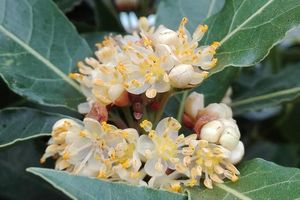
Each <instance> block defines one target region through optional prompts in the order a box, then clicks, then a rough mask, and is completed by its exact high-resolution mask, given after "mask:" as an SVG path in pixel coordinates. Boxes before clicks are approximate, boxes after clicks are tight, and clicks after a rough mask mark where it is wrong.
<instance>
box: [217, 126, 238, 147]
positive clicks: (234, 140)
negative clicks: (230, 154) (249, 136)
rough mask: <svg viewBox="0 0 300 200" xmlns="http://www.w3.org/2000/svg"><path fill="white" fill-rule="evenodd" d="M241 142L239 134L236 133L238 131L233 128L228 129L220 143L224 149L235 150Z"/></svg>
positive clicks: (225, 130)
mask: <svg viewBox="0 0 300 200" xmlns="http://www.w3.org/2000/svg"><path fill="white" fill-rule="evenodd" d="M239 140H240V138H239V134H238V133H237V132H236V130H235V129H234V128H232V127H226V128H225V129H224V132H223V134H222V135H221V137H220V140H219V143H220V144H221V145H222V146H223V147H225V148H227V149H229V150H233V149H234V148H235V147H236V146H237V144H238V142H239Z"/></svg>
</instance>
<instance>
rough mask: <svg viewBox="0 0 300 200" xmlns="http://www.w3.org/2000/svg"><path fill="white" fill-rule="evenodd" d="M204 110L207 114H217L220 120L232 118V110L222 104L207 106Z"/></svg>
mask: <svg viewBox="0 0 300 200" xmlns="http://www.w3.org/2000/svg"><path fill="white" fill-rule="evenodd" d="M206 109H207V110H208V111H209V112H213V113H217V114H218V115H219V117H220V118H225V119H226V118H227V119H228V118H232V110H231V108H230V107H228V106H227V105H226V104H224V103H212V104H209V105H208V106H207V107H206Z"/></svg>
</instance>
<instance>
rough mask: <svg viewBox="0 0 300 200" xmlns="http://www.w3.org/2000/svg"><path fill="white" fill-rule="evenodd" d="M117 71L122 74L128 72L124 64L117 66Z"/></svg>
mask: <svg viewBox="0 0 300 200" xmlns="http://www.w3.org/2000/svg"><path fill="white" fill-rule="evenodd" d="M116 69H117V70H118V71H119V72H120V73H125V72H126V67H125V65H124V64H122V63H119V64H118V65H117V66H116Z"/></svg>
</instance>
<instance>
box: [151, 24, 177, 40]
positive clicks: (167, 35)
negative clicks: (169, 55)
mask: <svg viewBox="0 0 300 200" xmlns="http://www.w3.org/2000/svg"><path fill="white" fill-rule="evenodd" d="M153 36H154V37H153V39H154V41H155V42H156V43H158V44H167V45H174V44H176V42H177V41H178V36H177V33H176V32H175V31H173V30H171V29H168V28H166V27H165V26H163V25H161V26H159V27H158V29H157V30H156V31H155V33H154V35H153Z"/></svg>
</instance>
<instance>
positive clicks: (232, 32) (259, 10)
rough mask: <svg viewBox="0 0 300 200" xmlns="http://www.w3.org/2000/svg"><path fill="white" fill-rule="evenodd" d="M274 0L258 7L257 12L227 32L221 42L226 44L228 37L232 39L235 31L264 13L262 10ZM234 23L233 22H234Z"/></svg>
mask: <svg viewBox="0 0 300 200" xmlns="http://www.w3.org/2000/svg"><path fill="white" fill-rule="evenodd" d="M273 1H274V0H270V1H269V2H267V3H266V4H265V5H263V6H262V7H261V8H260V9H258V10H257V11H256V12H255V13H253V14H252V15H251V16H250V17H249V18H248V19H247V20H245V21H244V22H243V23H241V24H240V25H239V26H238V27H236V28H235V29H234V30H233V31H231V32H230V33H229V34H227V35H226V36H225V37H224V38H223V39H222V40H221V41H220V43H221V44H224V43H225V42H226V41H227V40H228V39H230V38H231V37H232V36H233V35H234V34H235V33H237V32H238V31H239V30H241V28H242V27H243V26H245V25H246V24H247V23H248V22H250V21H251V20H252V19H253V18H254V17H256V16H257V15H259V14H260V13H262V11H263V10H264V9H265V8H266V7H268V6H269V5H270V4H271V3H272V2H273ZM232 23H233V22H232Z"/></svg>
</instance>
